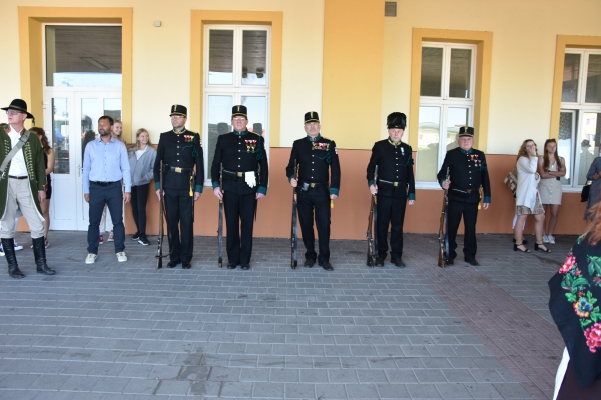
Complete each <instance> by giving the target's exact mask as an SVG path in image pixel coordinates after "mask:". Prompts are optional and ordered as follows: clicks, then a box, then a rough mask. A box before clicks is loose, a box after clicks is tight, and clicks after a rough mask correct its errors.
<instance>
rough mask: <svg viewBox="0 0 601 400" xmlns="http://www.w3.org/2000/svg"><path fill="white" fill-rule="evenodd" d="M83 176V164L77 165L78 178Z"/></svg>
mask: <svg viewBox="0 0 601 400" xmlns="http://www.w3.org/2000/svg"><path fill="white" fill-rule="evenodd" d="M80 176H81V164H77V177H78V178H79V177H80Z"/></svg>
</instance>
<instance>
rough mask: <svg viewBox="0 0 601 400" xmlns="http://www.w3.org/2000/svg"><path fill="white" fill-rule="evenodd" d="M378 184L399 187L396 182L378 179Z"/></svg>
mask: <svg viewBox="0 0 601 400" xmlns="http://www.w3.org/2000/svg"><path fill="white" fill-rule="evenodd" d="M378 182H382V183H387V184H389V185H392V186H399V183H398V182H391V181H385V180H384V179H378Z"/></svg>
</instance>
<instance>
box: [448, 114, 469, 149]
mask: <svg viewBox="0 0 601 400" xmlns="http://www.w3.org/2000/svg"><path fill="white" fill-rule="evenodd" d="M448 113H449V115H448V116H447V151H449V150H451V149H454V148H455V147H457V146H459V144H458V143H457V135H458V134H459V128H461V127H462V126H466V125H468V121H469V119H468V118H469V110H468V109H467V108H456V107H449V110H448Z"/></svg>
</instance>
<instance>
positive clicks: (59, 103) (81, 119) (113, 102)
mask: <svg viewBox="0 0 601 400" xmlns="http://www.w3.org/2000/svg"><path fill="white" fill-rule="evenodd" d="M45 95H46V96H45V102H44V108H45V110H44V121H45V123H44V125H45V126H44V129H45V130H46V135H47V136H48V139H49V141H51V146H52V148H53V149H54V155H55V163H54V171H53V173H52V199H51V201H50V229H52V230H79V231H85V230H87V229H88V203H86V202H85V200H84V199H83V185H82V181H81V174H82V170H83V149H84V144H85V143H87V141H89V140H93V139H94V138H96V137H97V136H98V132H97V128H98V118H99V117H101V116H102V115H109V116H111V117H113V118H120V117H121V90H120V89H118V90H114V89H108V90H100V91H99V90H94V91H86V90H82V89H81V88H73V89H70V88H62V87H61V88H56V89H55V88H47V89H46V93H45Z"/></svg>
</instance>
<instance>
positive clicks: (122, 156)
mask: <svg viewBox="0 0 601 400" xmlns="http://www.w3.org/2000/svg"><path fill="white" fill-rule="evenodd" d="M121 179H123V185H124V186H125V192H126V193H131V175H130V173H129V160H128V159H127V149H126V148H125V145H124V144H123V143H122V142H120V141H119V140H117V139H115V138H113V137H111V140H110V141H109V142H108V143H105V142H103V141H102V139H101V138H98V139H96V140H93V141H91V142H89V143H88V144H87V145H86V151H85V152H84V156H83V176H82V183H83V193H84V194H89V193H90V181H93V182H116V181H120V180H121Z"/></svg>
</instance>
